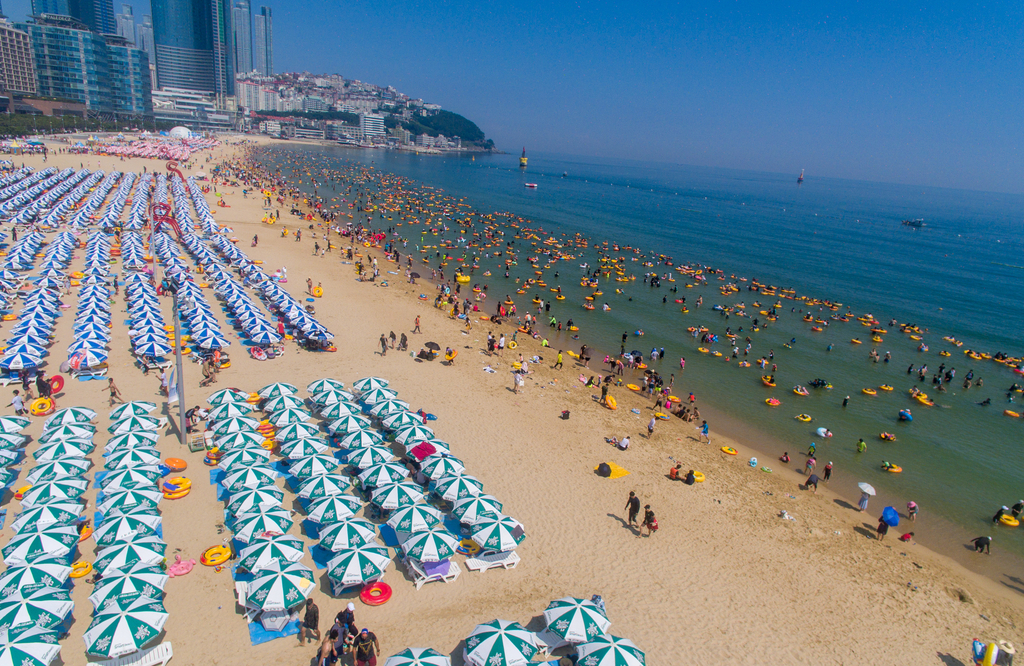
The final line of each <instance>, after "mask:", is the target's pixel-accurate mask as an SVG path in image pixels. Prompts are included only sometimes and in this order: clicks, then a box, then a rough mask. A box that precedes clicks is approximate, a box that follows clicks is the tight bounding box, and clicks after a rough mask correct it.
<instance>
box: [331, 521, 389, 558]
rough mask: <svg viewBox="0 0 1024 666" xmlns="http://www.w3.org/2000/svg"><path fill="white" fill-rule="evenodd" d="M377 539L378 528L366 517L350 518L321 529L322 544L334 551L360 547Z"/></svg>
mask: <svg viewBox="0 0 1024 666" xmlns="http://www.w3.org/2000/svg"><path fill="white" fill-rule="evenodd" d="M376 539H377V528H376V527H375V526H374V524H373V523H371V522H370V521H368V520H366V519H365V518H348V519H347V520H342V521H340V522H337V523H332V524H330V525H327V526H326V527H324V528H323V529H322V530H320V545H321V546H323V547H324V548H326V549H327V550H329V551H332V552H338V551H340V550H345V549H346V548H359V547H360V546H365V545H366V544H368V543H373V542H374V541H376Z"/></svg>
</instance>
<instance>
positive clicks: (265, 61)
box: [252, 7, 274, 76]
mask: <svg viewBox="0 0 1024 666" xmlns="http://www.w3.org/2000/svg"><path fill="white" fill-rule="evenodd" d="M255 24H256V27H255V30H254V31H253V63H252V66H253V69H255V70H256V71H257V72H259V73H260V74H262V75H264V76H271V75H273V73H274V26H273V21H272V20H271V12H270V7H260V13H259V14H257V15H256V16H255Z"/></svg>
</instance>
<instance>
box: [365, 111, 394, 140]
mask: <svg viewBox="0 0 1024 666" xmlns="http://www.w3.org/2000/svg"><path fill="white" fill-rule="evenodd" d="M359 129H361V130H363V136H383V135H384V134H387V131H388V130H387V127H385V126H384V116H378V115H375V114H372V113H365V114H362V115H360V116H359Z"/></svg>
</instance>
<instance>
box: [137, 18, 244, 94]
mask: <svg viewBox="0 0 1024 666" xmlns="http://www.w3.org/2000/svg"><path fill="white" fill-rule="evenodd" d="M151 4H152V10H153V42H154V45H155V49H156V75H157V81H158V83H159V84H160V87H161V88H177V89H180V90H191V91H196V92H205V93H216V94H222V95H230V94H233V92H234V78H235V77H234V55H233V53H232V49H231V6H230V0H152V3H151Z"/></svg>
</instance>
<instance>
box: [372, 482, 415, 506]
mask: <svg viewBox="0 0 1024 666" xmlns="http://www.w3.org/2000/svg"><path fill="white" fill-rule="evenodd" d="M421 499H423V489H422V488H420V487H419V486H418V485H416V484H415V483H412V482H411V481H403V482H401V483H388V484H385V485H383V486H379V487H378V488H376V489H375V490H374V491H373V495H372V498H371V501H372V502H373V503H374V504H376V505H377V506H379V507H380V508H382V509H385V510H390V509H400V508H401V507H403V506H411V505H413V504H415V503H416V502H419V501H420V500H421Z"/></svg>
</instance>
